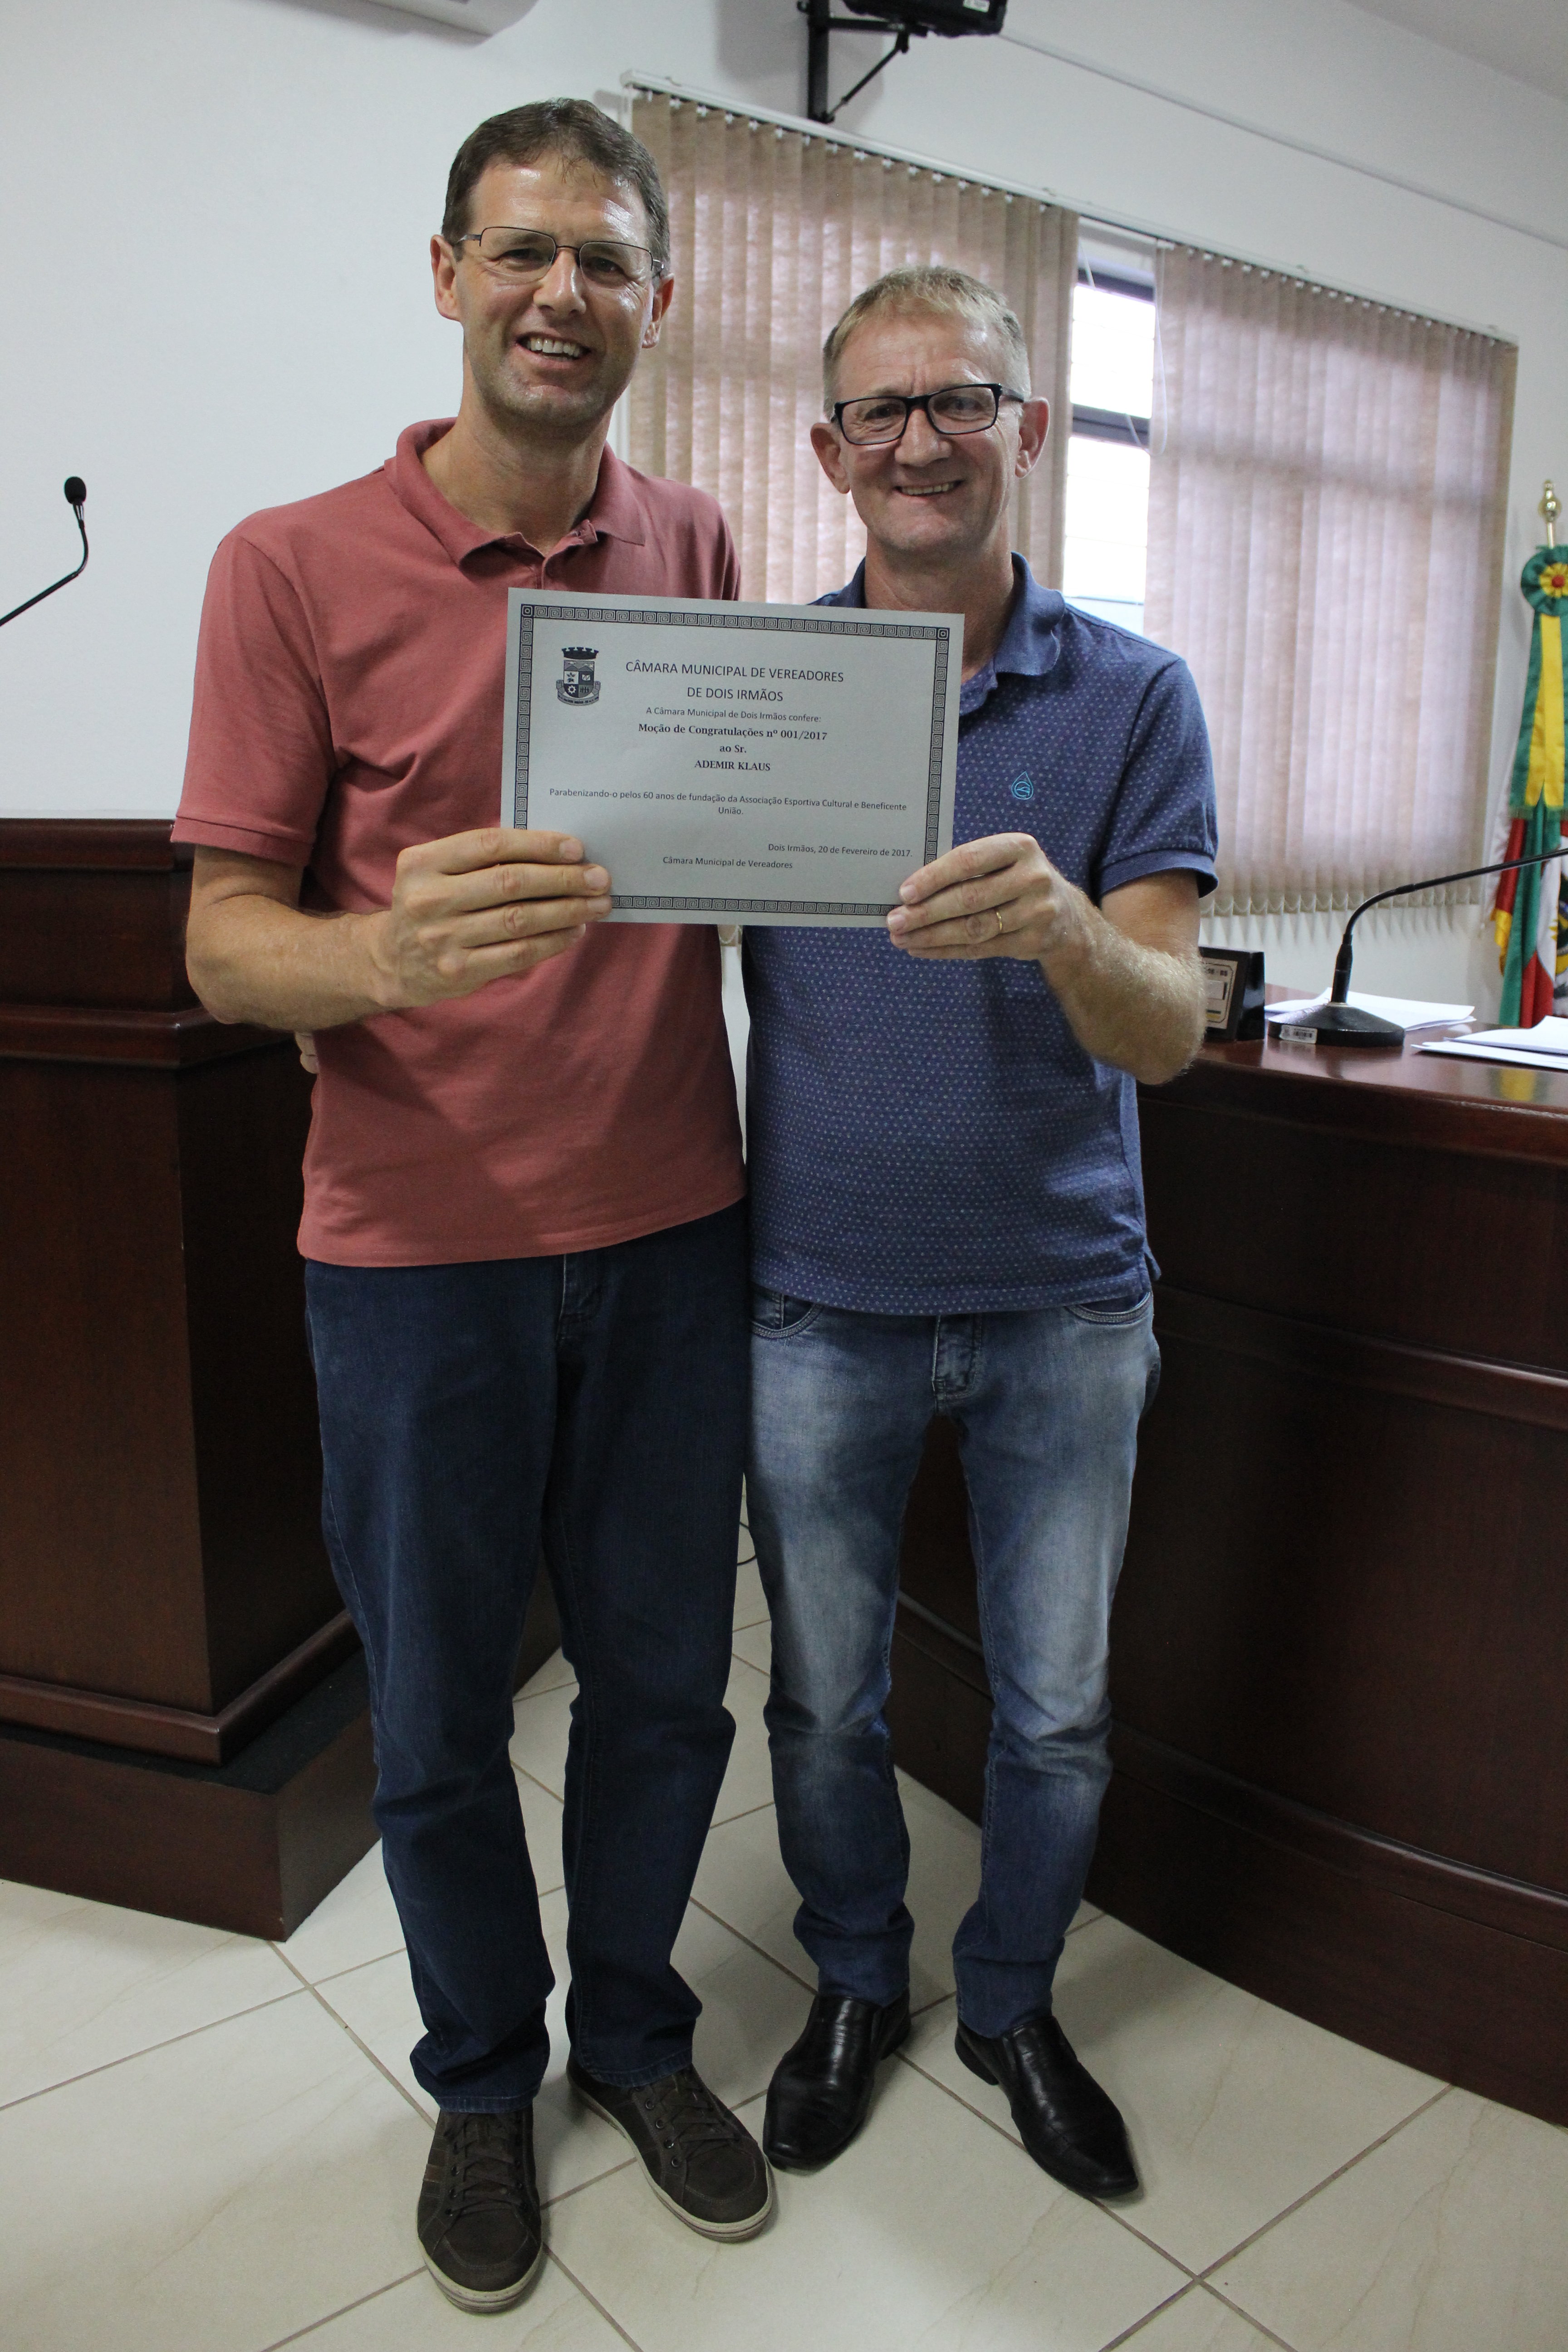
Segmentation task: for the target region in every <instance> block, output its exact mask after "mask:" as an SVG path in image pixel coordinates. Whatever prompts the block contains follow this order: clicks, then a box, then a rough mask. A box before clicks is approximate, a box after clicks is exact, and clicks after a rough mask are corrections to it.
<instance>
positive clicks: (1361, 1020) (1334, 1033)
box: [1289, 841, 1568, 1045]
mask: <svg viewBox="0 0 1568 2352" xmlns="http://www.w3.org/2000/svg"><path fill="white" fill-rule="evenodd" d="M1554 857H1562V858H1568V841H1564V842H1560V843H1559V844H1558V845H1557V847H1556V848H1555V849H1542V850H1538V851H1537V852H1536V854H1535V855H1534V856H1532V857H1504V858H1500V859H1499V860H1498V862H1497V863H1496V864H1495V865H1492V866H1466V868H1465V870H1464V872H1463V873H1462V874H1433V875H1430V876H1428V877H1427V879H1426V881H1425V882H1400V883H1396V884H1395V886H1394V888H1393V889H1392V890H1374V891H1373V895H1372V897H1371V898H1363V900H1362V902H1361V905H1360V906H1359V907H1357V908H1354V909H1353V910H1352V913H1351V915H1350V917H1349V919H1347V921H1346V923H1345V927H1344V930H1343V932H1342V934H1341V938H1340V951H1339V954H1338V955H1337V956H1336V957H1335V958H1334V984H1333V986H1332V988H1331V990H1330V991H1329V1001H1328V1003H1326V1004H1320V1005H1319V1006H1318V1008H1317V1010H1316V1012H1313V1013H1302V1014H1301V1016H1300V1019H1299V1020H1296V1021H1292V1022H1291V1023H1290V1024H1289V1033H1290V1034H1291V1035H1292V1036H1296V1035H1298V1034H1300V1032H1301V1031H1302V1030H1308V1029H1310V1030H1311V1031H1312V1032H1313V1034H1314V1037H1315V1040H1316V1042H1317V1044H1319V1045H1404V1043H1405V1032H1404V1030H1403V1029H1401V1028H1400V1026H1399V1024H1398V1023H1397V1022H1394V1021H1384V1020H1383V1019H1382V1018H1381V1017H1380V1015H1379V1014H1377V1013H1364V1012H1363V1010H1362V1008H1361V1006H1360V1005H1359V1004H1350V1003H1346V1001H1345V1000H1346V998H1347V997H1348V996H1349V994H1350V985H1351V959H1352V956H1353V955H1354V953H1355V950H1354V948H1353V947H1352V943H1351V933H1352V930H1353V929H1355V926H1356V924H1357V922H1358V921H1359V919H1361V917H1362V916H1363V915H1364V914H1365V912H1366V910H1367V908H1369V907H1380V906H1381V905H1382V904H1383V901H1384V899H1385V898H1409V896H1410V894H1411V892H1412V891H1413V890H1440V889H1441V888H1442V887H1443V885H1444V884H1445V883H1446V882H1473V881H1474V880H1475V879H1476V878H1477V877H1478V876H1479V875H1481V874H1516V873H1518V871H1519V869H1520V868H1521V866H1547V865H1550V864H1551V862H1552V859H1553V858H1554ZM1305 1042H1306V1041H1305V1039H1304V1038H1303V1039H1302V1043H1303V1044H1305Z"/></svg>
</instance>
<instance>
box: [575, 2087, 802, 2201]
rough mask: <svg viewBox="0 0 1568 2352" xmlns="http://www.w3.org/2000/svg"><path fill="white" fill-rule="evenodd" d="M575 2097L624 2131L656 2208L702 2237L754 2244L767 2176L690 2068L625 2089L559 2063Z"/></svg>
mask: <svg viewBox="0 0 1568 2352" xmlns="http://www.w3.org/2000/svg"><path fill="white" fill-rule="evenodd" d="M566 2079H567V2081H568V2082H569V2083H570V2084H571V2085H572V2088H573V2089H574V2091H575V2092H576V2094H577V2096H578V2097H579V2098H580V2099H581V2100H582V2101H583V2102H584V2105H587V2106H590V2107H592V2108H593V2110H594V2113H595V2115H598V2116H604V2118H605V2122H606V2123H610V2124H614V2125H615V2126H616V2130H617V2131H619V2132H624V2133H625V2135H626V2138H627V2139H629V2140H630V2142H631V2144H632V2146H633V2147H635V2148H636V2150H637V2154H638V2155H639V2156H640V2157H641V2158H642V2160H643V2168H644V2170H645V2171H646V2172H647V2182H648V2187H649V2188H650V2189H652V2190H653V2193H654V2195H655V2196H656V2197H657V2198H658V2200H659V2201H660V2203H661V2204H664V2205H668V2208H669V2210H670V2211H671V2212H672V2213H674V2214H677V2215H679V2219H680V2220H681V2221H684V2222H685V2223H686V2225H687V2227H688V2228H689V2229H692V2230H700V2231H701V2233H702V2235H703V2236H704V2237H705V2238H754V2237H755V2236H756V2233H757V2231H759V2230H760V2229H761V2228H762V2226H763V2222H764V2221H766V2220H767V2218H768V2215H769V2214H770V2213H771V2212H772V2211H773V2175H772V2174H771V2173H770V2172H769V2170H768V2166H767V2159H766V2158H765V2157H764V2156H763V2151H762V2149H761V2148H760V2147H758V2146H757V2143H756V2141H755V2140H754V2139H753V2138H752V2135H751V2133H750V2132H749V2131H748V2130H747V2129H746V2126H745V2125H744V2124H743V2123H742V2122H741V2120H740V2118H739V2117H738V2116H732V2115H731V2113H730V2110H729V2108H728V2107H727V2106H725V2105H724V2104H723V2103H722V2101H721V2100H719V2099H716V2098H715V2097H714V2096H713V2094H712V2092H711V2091H710V2089H709V2088H708V2085H707V2084H706V2083H704V2082H703V2080H702V2078H701V2076H700V2074H698V2072H697V2070H696V2068H695V2067H693V2066H683V2067H682V2068H681V2069H680V2071H679V2074H664V2075H661V2076H660V2078H659V2080H658V2082H657V2083H638V2084H637V2085H636V2086H635V2087H634V2088H633V2089H631V2090H626V2089H624V2088H622V2086H621V2085H620V2084H616V2083H601V2082H598V2081H596V2080H595V2077H594V2076H593V2075H592V2074H588V2073H587V2072H586V2071H585V2070H584V2068H583V2067H581V2066H579V2064H578V2063H577V2061H576V2059H575V2058H569V2059H568V2060H567V2061H566Z"/></svg>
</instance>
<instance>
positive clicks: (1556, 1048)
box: [1416, 1014, 1568, 1070]
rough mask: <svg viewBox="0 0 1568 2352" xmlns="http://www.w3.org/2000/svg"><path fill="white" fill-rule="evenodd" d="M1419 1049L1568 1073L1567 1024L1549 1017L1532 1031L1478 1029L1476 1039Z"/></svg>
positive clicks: (1457, 1039) (1448, 1039)
mask: <svg viewBox="0 0 1568 2352" xmlns="http://www.w3.org/2000/svg"><path fill="white" fill-rule="evenodd" d="M1416 1050H1417V1052H1418V1053H1422V1054H1451V1055H1455V1056H1456V1057H1457V1058H1458V1060H1460V1061H1464V1062H1511V1063H1512V1064H1513V1065H1514V1066H1515V1067H1516V1068H1518V1069H1523V1070H1568V1021H1560V1020H1558V1019H1557V1018H1556V1017H1555V1016H1554V1015H1552V1014H1548V1016H1547V1018H1546V1019H1545V1020H1544V1021H1538V1022H1537V1023H1536V1024H1535V1026H1534V1028H1533V1029H1478V1030H1477V1032H1476V1034H1475V1035H1474V1036H1473V1037H1445V1038H1442V1039H1441V1040H1439V1041H1438V1042H1436V1043H1435V1044H1433V1045H1421V1046H1418V1047H1417V1048H1416Z"/></svg>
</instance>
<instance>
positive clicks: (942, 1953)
mask: <svg viewBox="0 0 1568 2352" xmlns="http://www.w3.org/2000/svg"><path fill="white" fill-rule="evenodd" d="M899 1787H900V1791H901V1792H902V1797H903V1802H904V1818H905V1820H906V1821H907V1822H908V1823H909V1830H910V1883H909V1905H910V1912H911V1913H912V1914H913V1916H914V1923H915V1933H914V1941H913V1944H912V1946H911V1948H910V1999H911V2000H912V2001H913V2003H914V2005H915V2007H916V2008H917V2009H922V2008H927V2007H929V2006H930V2005H931V2002H932V2001H937V2000H942V1998H943V1997H944V1996H945V1995H947V1994H949V1993H951V1992H952V1938H953V1934H954V1931H955V1930H956V1928H957V1927H958V1923H959V1921H960V1920H961V1919H962V1918H963V1915H964V1913H965V1911H967V1909H968V1908H969V1906H970V1905H971V1903H973V1900H974V1894H975V1889H976V1887H977V1886H978V1885H979V1882H980V1832H979V1830H978V1829H977V1828H976V1827H975V1825H974V1823H973V1822H971V1821H966V1820H965V1818H964V1816H963V1814H962V1813H960V1812H957V1811H955V1810H954V1809H953V1807H952V1805H948V1804H944V1803H943V1801H942V1799H941V1798H940V1797H935V1796H932V1794H931V1790H929V1789H922V1788H921V1785H920V1783H919V1782H918V1781H916V1780H910V1778H909V1775H908V1774H907V1773H903V1772H900V1775H899ZM694 1891H695V1893H696V1895H697V1900H698V1901H699V1902H700V1904H702V1905H704V1906H705V1907H706V1908H707V1909H708V1910H710V1911H711V1912H713V1913H715V1914H716V1915H717V1916H718V1917H719V1918H721V1919H722V1920H724V1921H725V1922H726V1923H727V1924H728V1925H729V1926H730V1927H733V1928H734V1929H735V1930H736V1932H737V1934H739V1935H742V1936H744V1937H747V1938H748V1939H749V1940H750V1941H751V1942H752V1943H753V1944H760V1945H761V1946H762V1948H763V1951H765V1952H767V1953H769V1954H770V1955H771V1957H772V1958H773V1959H775V1960H777V1962H778V1963H779V1966H780V1967H781V1968H785V1969H791V1970H792V1971H793V1972H794V1974H795V1975H796V1976H798V1977H800V1978H802V1979H804V1980H805V1982H806V1983H807V1984H811V1985H815V1984H816V1968H815V1966H814V1965H813V1963H812V1962H811V1961H810V1960H809V1959H808V1958H806V1955H805V1952H804V1951H803V1950H802V1948H801V1947H800V1945H799V1944H798V1943H796V1941H795V1912H796V1911H797V1910H798V1909H799V1907H800V1897H799V1895H797V1894H796V1893H795V1888H794V1886H793V1885H791V1884H790V1880H789V1876H788V1874H787V1873H786V1871H785V1869H784V1863H783V1861H782V1859H781V1857H780V1854H779V1845H778V1823H777V1820H776V1817H775V1815H774V1813H773V1809H772V1807H771V1806H770V1807H769V1808H768V1809H767V1810H766V1811H760V1812H757V1813H749V1814H747V1815H746V1816H745V1818H744V1819H743V1820H741V1821H731V1822H722V1823H721V1824H720V1825H718V1826H717V1827H715V1828H714V1829H712V1830H711V1831H710V1832H709V1836H708V1843H707V1844H706V1845H705V1846H704V1848H703V1850H702V1861H701V1864H700V1867H699V1870H698V1873H697V1885H696V1888H695V1890H694ZM1099 1916H1100V1913H1099V1912H1098V1911H1096V1910H1095V1909H1094V1908H1093V1907H1092V1906H1091V1905H1089V1904H1087V1903H1086V1904H1084V1905H1082V1906H1080V1908H1079V1914H1078V1916H1077V1917H1076V1918H1075V1920H1074V1921H1073V1927H1074V1928H1075V1929H1076V1928H1078V1927H1081V1926H1085V1925H1087V1924H1088V1922H1089V1921H1090V1920H1092V1919H1097V1918H1099Z"/></svg>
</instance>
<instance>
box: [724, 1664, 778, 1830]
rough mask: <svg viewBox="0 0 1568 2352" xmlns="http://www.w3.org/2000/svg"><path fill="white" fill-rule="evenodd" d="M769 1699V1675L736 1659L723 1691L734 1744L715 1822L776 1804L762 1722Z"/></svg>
mask: <svg viewBox="0 0 1568 2352" xmlns="http://www.w3.org/2000/svg"><path fill="white" fill-rule="evenodd" d="M767 1696H768V1678H767V1676H766V1675H761V1674H759V1673H758V1672H757V1670H756V1668H755V1667H754V1666H748V1665H747V1664H745V1662H744V1661H743V1660H742V1659H740V1658H737V1659H736V1660H735V1662H734V1664H733V1665H732V1666H731V1669H730V1680H729V1684H728V1685H727V1686H726V1689H725V1692H724V1704H725V1706H727V1707H728V1708H729V1710H730V1712H731V1715H732V1716H733V1717H734V1718H735V1744H734V1746H733V1747H732V1748H731V1750H730V1761H729V1764H728V1766H727V1767H726V1769H725V1773H724V1780H723V1785H722V1787H721V1789H720V1790H719V1801H718V1803H717V1804H716V1805H715V1807H714V1808H713V1819H714V1821H715V1822H728V1821H732V1820H733V1819H734V1817H735V1815H736V1814H737V1813H749V1812H754V1811H755V1810H756V1808H757V1807H758V1806H759V1805H771V1804H772V1803H773V1767H772V1765H771V1764H770V1763H769V1761H768V1733H767V1726H766V1725H765V1724H764V1723H763V1706H765V1705H766V1704H767Z"/></svg>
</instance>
